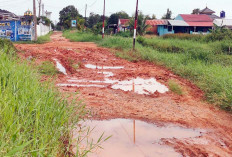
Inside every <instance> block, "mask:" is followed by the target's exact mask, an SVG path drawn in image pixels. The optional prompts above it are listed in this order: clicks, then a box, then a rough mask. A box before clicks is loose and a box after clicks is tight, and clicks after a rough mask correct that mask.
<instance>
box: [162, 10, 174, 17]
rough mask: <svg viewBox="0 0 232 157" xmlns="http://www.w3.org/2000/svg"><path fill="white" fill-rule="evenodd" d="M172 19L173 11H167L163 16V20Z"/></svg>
mask: <svg viewBox="0 0 232 157" xmlns="http://www.w3.org/2000/svg"><path fill="white" fill-rule="evenodd" d="M171 18H172V11H171V10H169V8H168V9H167V13H166V14H164V15H163V17H162V19H171Z"/></svg>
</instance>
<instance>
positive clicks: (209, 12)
mask: <svg viewBox="0 0 232 157" xmlns="http://www.w3.org/2000/svg"><path fill="white" fill-rule="evenodd" d="M200 14H201V15H208V16H209V17H210V18H211V19H212V20H215V19H220V17H219V16H217V15H215V11H213V10H211V9H209V8H208V7H206V8H204V9H202V10H200Z"/></svg>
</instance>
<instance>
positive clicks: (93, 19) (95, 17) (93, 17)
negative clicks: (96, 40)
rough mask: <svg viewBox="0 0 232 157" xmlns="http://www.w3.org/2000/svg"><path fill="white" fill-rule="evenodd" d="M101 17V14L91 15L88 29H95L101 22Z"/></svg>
mask: <svg viewBox="0 0 232 157" xmlns="http://www.w3.org/2000/svg"><path fill="white" fill-rule="evenodd" d="M101 20H102V19H101V16H100V15H99V14H94V13H90V15H89V18H88V27H89V28H93V26H94V25H96V24H97V23H99V22H101Z"/></svg>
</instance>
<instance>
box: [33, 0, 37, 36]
mask: <svg viewBox="0 0 232 157" xmlns="http://www.w3.org/2000/svg"><path fill="white" fill-rule="evenodd" d="M33 21H34V31H35V39H34V40H35V41H37V17H36V4H35V0H33Z"/></svg>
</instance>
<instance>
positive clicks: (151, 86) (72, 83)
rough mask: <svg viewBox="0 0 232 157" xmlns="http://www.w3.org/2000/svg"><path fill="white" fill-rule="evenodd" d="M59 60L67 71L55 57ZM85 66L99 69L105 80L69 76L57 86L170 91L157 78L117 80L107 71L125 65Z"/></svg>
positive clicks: (138, 91) (153, 91)
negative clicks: (65, 81)
mask: <svg viewBox="0 0 232 157" xmlns="http://www.w3.org/2000/svg"><path fill="white" fill-rule="evenodd" d="M55 61H56V62H57V68H58V69H59V70H60V71H61V72H63V73H64V74H67V73H66V70H65V68H64V67H63V66H62V65H61V64H60V63H59V62H58V60H56V59H55ZM85 67H87V68H90V69H97V70H98V71H97V72H96V75H98V74H99V75H103V76H104V79H103V80H88V79H78V78H69V79H68V80H67V81H68V83H62V84H57V86H62V87H97V88H104V87H110V88H112V89H115V90H117V89H120V90H123V91H131V92H134V93H137V94H145V95H151V94H154V93H156V92H159V93H166V92H168V91H169V89H168V88H167V87H166V86H165V85H162V84H161V83H159V82H157V80H156V79H155V78H148V79H144V78H140V77H137V78H133V79H130V80H115V79H112V78H111V77H113V76H114V73H113V72H111V71H105V70H106V69H107V70H118V69H123V68H124V67H123V66H114V67H112V66H98V65H92V64H86V65H85Z"/></svg>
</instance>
